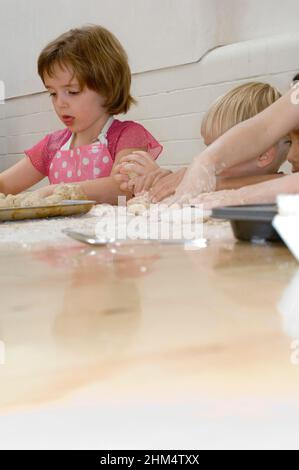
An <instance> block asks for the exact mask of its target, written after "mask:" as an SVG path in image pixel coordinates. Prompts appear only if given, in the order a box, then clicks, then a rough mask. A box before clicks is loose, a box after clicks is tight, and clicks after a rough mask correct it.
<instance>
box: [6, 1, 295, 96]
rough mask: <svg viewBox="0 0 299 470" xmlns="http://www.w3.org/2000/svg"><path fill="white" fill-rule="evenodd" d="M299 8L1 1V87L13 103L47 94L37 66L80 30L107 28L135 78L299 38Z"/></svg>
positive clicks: (217, 3)
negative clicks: (247, 45) (50, 46)
mask: <svg viewBox="0 0 299 470" xmlns="http://www.w3.org/2000/svg"><path fill="white" fill-rule="evenodd" d="M298 17H299V2H298V0H285V1H284V2H281V0H260V1H258V0H50V1H49V0H0V50H1V61H0V80H3V81H4V82H5V85H6V95H7V98H9V97H15V96H23V95H25V94H30V93H35V92H38V91H42V90H43V86H42V83H41V81H40V79H39V77H38V76H37V74H36V60H37V57H38V54H39V52H40V50H41V49H42V48H43V47H44V46H45V45H46V44H47V42H48V41H50V40H51V39H53V38H55V37H56V36H57V35H58V34H61V33H62V32H64V31H66V30H68V29H70V28H71V27H74V26H80V25H82V24H85V23H98V24H102V25H104V26H106V27H108V28H109V29H111V31H113V32H114V33H115V34H116V35H117V36H118V37H119V39H120V40H121V42H122V43H123V44H124V46H125V48H126V49H127V51H128V53H129V57H130V63H131V67H132V72H133V73H140V72H145V71H150V70H156V69H161V68H166V67H171V66H175V65H182V64H188V63H192V62H196V61H198V60H199V59H200V58H201V57H202V56H203V55H204V54H205V53H206V52H207V51H208V50H210V49H213V48H215V47H217V46H219V45H224V44H231V43H234V42H239V41H243V40H247V39H254V38H259V37H266V36H270V35H274V34H282V33H287V32H291V31H296V30H299V25H298Z"/></svg>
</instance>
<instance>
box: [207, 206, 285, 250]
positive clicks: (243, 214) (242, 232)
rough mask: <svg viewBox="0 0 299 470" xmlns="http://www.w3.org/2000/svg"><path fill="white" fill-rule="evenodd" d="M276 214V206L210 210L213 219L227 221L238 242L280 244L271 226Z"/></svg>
mask: <svg viewBox="0 0 299 470" xmlns="http://www.w3.org/2000/svg"><path fill="white" fill-rule="evenodd" d="M276 214H277V206H276V204H256V205H250V206H228V207H219V208H217V209H213V210H212V217H213V218H215V219H226V220H229V221H230V223H231V226H232V229H233V232H234V235H235V237H236V238H237V239H238V240H245V241H259V240H265V241H271V242H282V240H281V238H280V236H279V235H278V233H277V232H276V230H275V229H274V228H273V226H272V221H273V219H274V217H275V216H276Z"/></svg>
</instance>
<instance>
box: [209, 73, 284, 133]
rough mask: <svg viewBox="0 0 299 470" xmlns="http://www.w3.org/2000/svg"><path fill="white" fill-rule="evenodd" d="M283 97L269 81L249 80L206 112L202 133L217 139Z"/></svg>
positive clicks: (218, 100)
mask: <svg viewBox="0 0 299 470" xmlns="http://www.w3.org/2000/svg"><path fill="white" fill-rule="evenodd" d="M280 97H281V94H280V92H279V91H278V90H277V89H276V88H275V87H273V86H271V85H269V84H268V83H262V82H248V83H244V84H243V85H239V86H237V87H236V88H233V89H232V90H230V91H229V92H228V93H226V94H225V95H223V96H220V98H218V99H217V100H216V101H215V102H214V103H213V104H212V106H211V107H210V109H209V110H208V111H207V113H206V114H205V116H204V118H203V120H202V124H201V133H202V135H205V136H209V137H210V138H212V139H213V140H214V139H217V138H218V137H220V136H221V135H222V134H224V133H225V132H226V131H227V130H228V129H230V128H231V127H234V126H235V125H237V124H239V123H240V122H242V121H245V120H247V119H250V118H252V117H253V116H255V115H256V114H258V113H260V112H261V111H263V110H264V109H266V108H267V107H268V106H270V105H271V104H273V103H274V102H275V101H277V100H278V99H279V98H280Z"/></svg>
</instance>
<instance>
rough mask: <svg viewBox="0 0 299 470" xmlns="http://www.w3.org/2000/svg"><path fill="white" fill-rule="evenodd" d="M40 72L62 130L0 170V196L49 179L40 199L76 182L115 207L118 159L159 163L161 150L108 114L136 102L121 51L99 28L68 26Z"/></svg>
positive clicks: (136, 127)
mask: <svg viewBox="0 0 299 470" xmlns="http://www.w3.org/2000/svg"><path fill="white" fill-rule="evenodd" d="M38 73H39V76H40V78H41V79H42V81H43V83H44V85H45V87H46V88H47V90H48V92H49V95H50V97H51V99H52V103H53V107H54V111H55V113H56V114H57V116H58V118H59V119H60V120H61V122H62V123H63V124H64V128H63V129H62V130H58V131H56V132H52V133H50V134H48V135H46V136H45V137H44V138H43V139H42V140H41V141H40V142H38V143H37V144H36V145H34V146H33V147H32V148H30V149H28V150H26V151H25V155H26V157H25V158H24V159H22V160H21V161H20V162H18V163H17V164H16V165H14V166H12V167H10V168H9V169H7V170H6V171H4V172H2V173H1V174H0V192H2V193H5V194H8V193H11V194H17V193H19V192H21V191H23V190H25V189H28V188H30V187H31V186H32V185H34V184H36V183H38V182H39V181H41V180H42V179H43V178H45V177H48V178H49V182H50V186H47V187H46V188H42V189H41V190H40V193H41V195H43V196H46V195H49V194H51V193H52V192H53V188H54V187H55V185H56V184H58V183H61V182H66V183H78V184H79V185H80V186H81V189H82V190H83V192H84V193H85V194H86V196H87V197H88V198H89V199H95V200H96V201H98V202H107V203H112V204H114V203H116V202H117V196H118V195H121V194H124V193H123V192H121V191H120V188H119V185H118V184H117V183H116V181H115V179H114V178H113V174H114V171H115V170H114V168H115V165H116V164H117V163H118V162H119V161H120V159H121V158H122V157H123V156H125V155H127V154H131V153H132V151H134V150H144V151H147V152H148V154H149V155H150V158H151V159H156V158H157V157H158V155H159V154H160V152H161V150H162V147H161V145H160V144H159V143H158V142H157V141H156V140H155V139H154V137H153V136H152V135H151V134H150V133H149V132H148V131H147V130H146V129H145V128H144V127H143V126H141V125H140V124H137V123H135V122H133V121H124V122H121V121H119V120H117V119H114V117H113V116H114V115H117V114H121V113H126V112H127V111H128V110H129V108H130V106H131V105H132V104H133V103H134V102H135V100H134V99H133V97H132V96H131V93H130V85H131V72H130V68H129V65H128V59H127V55H126V52H125V51H124V49H123V47H122V46H121V44H120V43H119V41H118V40H117V39H116V38H115V36H113V34H112V33H110V32H109V31H108V30H106V29H105V28H103V27H101V26H97V25H89V26H84V27H82V28H76V29H71V30H70V31H68V32H66V33H64V34H62V35H61V36H59V37H58V38H57V39H55V40H54V41H52V42H50V43H49V44H48V45H47V46H46V47H45V48H44V49H43V50H42V52H41V54H40V56H39V58H38Z"/></svg>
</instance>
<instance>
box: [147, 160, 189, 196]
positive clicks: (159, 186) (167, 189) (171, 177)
mask: <svg viewBox="0 0 299 470" xmlns="http://www.w3.org/2000/svg"><path fill="white" fill-rule="evenodd" d="M186 170H187V169H186V168H182V169H181V170H179V171H176V172H175V173H172V172H171V173H170V174H168V175H164V176H163V177H162V178H160V179H159V180H157V181H155V182H154V184H153V185H152V189H151V190H150V198H151V201H152V202H153V203H156V202H160V201H162V200H163V199H165V198H166V197H168V196H171V195H172V194H174V193H175V192H176V189H177V187H178V185H179V184H180V182H181V181H182V179H183V177H184V175H185V173H186Z"/></svg>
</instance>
